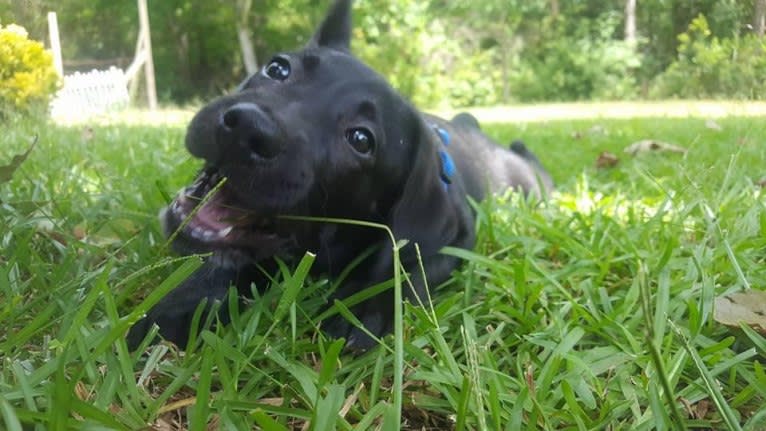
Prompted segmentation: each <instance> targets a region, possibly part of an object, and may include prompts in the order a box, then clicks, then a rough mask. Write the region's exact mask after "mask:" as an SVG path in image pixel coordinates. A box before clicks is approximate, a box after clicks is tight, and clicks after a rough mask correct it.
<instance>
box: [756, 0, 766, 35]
mask: <svg viewBox="0 0 766 431" xmlns="http://www.w3.org/2000/svg"><path fill="white" fill-rule="evenodd" d="M764 30H766V0H755V18H754V19H753V31H754V32H755V34H757V35H758V36H759V37H763V33H764Z"/></svg>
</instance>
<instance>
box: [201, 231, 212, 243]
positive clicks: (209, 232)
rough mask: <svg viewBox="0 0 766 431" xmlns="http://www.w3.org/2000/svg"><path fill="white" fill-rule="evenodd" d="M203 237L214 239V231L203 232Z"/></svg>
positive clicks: (208, 239)
mask: <svg viewBox="0 0 766 431" xmlns="http://www.w3.org/2000/svg"><path fill="white" fill-rule="evenodd" d="M202 238H203V239H204V240H205V241H210V240H211V239H213V232H212V231H209V230H206V231H204V232H202Z"/></svg>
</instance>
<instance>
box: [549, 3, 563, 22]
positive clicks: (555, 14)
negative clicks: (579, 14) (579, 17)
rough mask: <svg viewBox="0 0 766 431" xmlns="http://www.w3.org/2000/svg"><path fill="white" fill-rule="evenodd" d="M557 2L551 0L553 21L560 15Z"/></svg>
mask: <svg viewBox="0 0 766 431" xmlns="http://www.w3.org/2000/svg"><path fill="white" fill-rule="evenodd" d="M560 10H561V9H560V8H559V0H551V18H553V19H554V20H555V19H557V18H558V17H559V13H560Z"/></svg>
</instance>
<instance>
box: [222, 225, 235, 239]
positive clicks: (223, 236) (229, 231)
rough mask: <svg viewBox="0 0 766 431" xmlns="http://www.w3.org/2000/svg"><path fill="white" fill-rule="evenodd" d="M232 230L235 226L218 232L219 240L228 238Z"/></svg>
mask: <svg viewBox="0 0 766 431" xmlns="http://www.w3.org/2000/svg"><path fill="white" fill-rule="evenodd" d="M232 230H234V226H229V227H227V228H225V229H221V230H219V231H218V237H219V238H225V237H226V236H228V235H229V234H230V233H231V231H232Z"/></svg>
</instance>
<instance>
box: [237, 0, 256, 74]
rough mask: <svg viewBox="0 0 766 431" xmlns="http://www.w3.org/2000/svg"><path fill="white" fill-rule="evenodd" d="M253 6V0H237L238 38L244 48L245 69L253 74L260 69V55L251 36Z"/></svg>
mask: <svg viewBox="0 0 766 431" xmlns="http://www.w3.org/2000/svg"><path fill="white" fill-rule="evenodd" d="M252 6H253V1H252V0H238V1H237V14H238V15H239V18H238V19H237V38H238V39H239V47H240V49H241V50H242V61H243V63H245V71H246V72H247V74H248V75H252V74H254V73H255V71H256V70H258V57H256V55H255V48H254V47H253V40H252V39H251V38H250V8H251V7H252Z"/></svg>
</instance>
